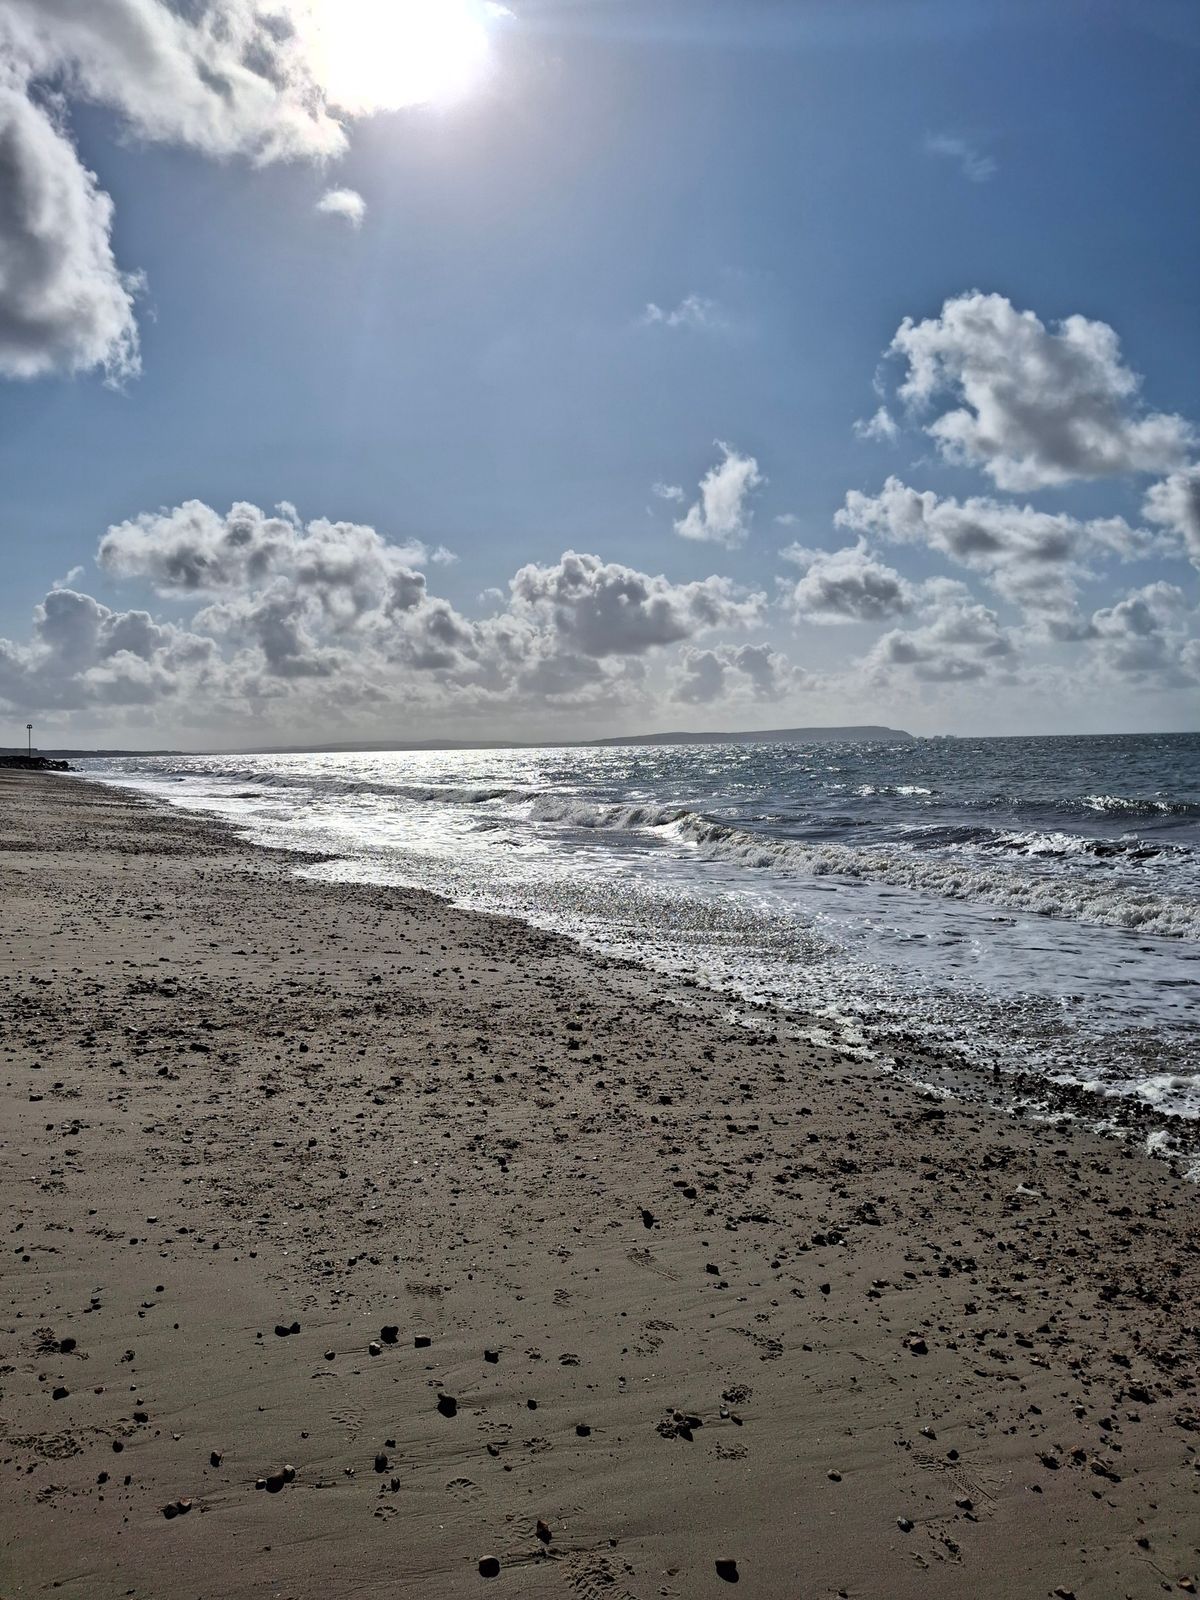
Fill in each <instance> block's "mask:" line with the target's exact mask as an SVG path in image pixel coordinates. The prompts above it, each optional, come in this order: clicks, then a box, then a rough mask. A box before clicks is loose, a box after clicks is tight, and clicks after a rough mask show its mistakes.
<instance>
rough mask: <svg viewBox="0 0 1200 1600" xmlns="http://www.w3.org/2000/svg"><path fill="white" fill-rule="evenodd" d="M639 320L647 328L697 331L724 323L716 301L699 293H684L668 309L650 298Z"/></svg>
mask: <svg viewBox="0 0 1200 1600" xmlns="http://www.w3.org/2000/svg"><path fill="white" fill-rule="evenodd" d="M640 320H641V323H642V325H643V327H647V328H654V327H660V328H692V329H694V330H698V331H705V330H707V331H712V330H713V329H716V328H722V327H724V325H725V323H724V318H723V317H722V315H721V308H720V306H719V305H718V304H717V302H716V301H715V300H709V299H707V298H706V297H705V296H704V295H701V294H689V295H685V296H684V297H683V299H682V300H681V301H680V302H679V304H678V305H677V306H675V307H673V308H670V309H666V308H664V307H663V306H660V305H656V304H655V303H654V301H653V300H651V301H650V302H649V304H648V305H647V306H646V309H645V310H644V311H643V312H642V315H641V318H640Z"/></svg>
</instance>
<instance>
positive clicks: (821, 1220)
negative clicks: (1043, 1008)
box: [0, 774, 1200, 1600]
mask: <svg viewBox="0 0 1200 1600" xmlns="http://www.w3.org/2000/svg"><path fill="white" fill-rule="evenodd" d="M296 859H302V860H303V861H305V862H306V863H308V864H312V863H313V862H314V861H315V860H316V859H317V858H316V857H313V856H304V857H299V858H298V857H296V856H295V855H294V853H292V852H287V851H281V850H277V849H274V848H270V849H268V848H264V847H260V846H257V845H251V844H248V843H246V842H244V841H241V840H239V839H237V838H236V836H235V835H234V834H233V831H232V829H231V828H229V827H227V826H226V825H224V824H221V823H218V822H215V821H213V820H212V819H207V818H204V819H201V818H197V817H196V816H194V815H191V814H188V813H185V812H182V811H181V810H177V809H173V808H170V807H167V806H165V805H164V806H161V807H159V806H153V805H151V804H149V803H148V802H145V801H142V800H136V801H135V800H133V799H129V798H126V797H124V796H123V795H120V793H119V791H117V790H115V789H111V788H108V787H107V786H102V785H99V784H95V783H92V782H89V781H88V780H87V779H83V780H80V779H73V780H72V782H71V783H70V784H69V785H67V784H63V783H62V781H61V780H60V779H57V778H49V777H47V778H43V777H38V776H35V775H32V774H11V775H10V774H0V871H2V872H3V874H4V894H5V903H6V908H7V915H6V918H5V922H6V927H5V935H4V952H3V985H4V990H3V994H4V1009H3V1013H2V1015H3V1019H4V1020H3V1024H2V1032H0V1046H2V1047H3V1050H4V1051H5V1054H4V1057H3V1060H4V1067H5V1070H4V1073H3V1074H2V1075H0V1082H2V1083H3V1093H4V1097H5V1117H4V1129H5V1133H4V1162H3V1166H2V1169H0V1182H2V1183H3V1185H4V1189H5V1197H4V1198H5V1213H6V1215H8V1216H9V1217H10V1218H11V1219H12V1221H11V1223H10V1238H9V1245H10V1254H9V1257H8V1260H9V1267H8V1270H7V1271H6V1273H5V1275H4V1283H3V1285H2V1297H3V1309H2V1312H0V1325H2V1326H3V1330H4V1340H5V1346H6V1354H5V1357H4V1363H3V1364H4V1366H5V1368H6V1370H5V1372H4V1375H3V1377H2V1378H0V1424H2V1426H3V1432H4V1445H5V1448H4V1451H3V1455H4V1456H5V1457H7V1458H8V1459H7V1460H6V1462H5V1464H4V1471H5V1472H6V1473H7V1474H8V1483H9V1490H10V1492H9V1495H8V1497H7V1502H6V1504H5V1506H4V1508H3V1509H0V1593H3V1594H4V1595H5V1597H6V1600H10V1597H12V1596H17V1595H30V1594H38V1593H41V1592H43V1591H46V1592H49V1589H50V1586H51V1585H55V1586H56V1587H55V1592H56V1593H61V1594H63V1595H64V1596H68V1597H78V1600H84V1597H87V1600H102V1597H106V1596H109V1595H112V1596H114V1597H115V1596H117V1595H125V1594H132V1595H135V1596H138V1597H141V1600H154V1597H157V1596H159V1595H163V1596H165V1595H168V1594H171V1595H179V1594H184V1595H187V1596H189V1597H191V1596H193V1595H194V1596H195V1597H196V1600H233V1597H239V1600H240V1597H242V1596H255V1595H260V1594H261V1595H264V1596H265V1595H290V1596H292V1597H293V1600H308V1597H309V1596H312V1597H313V1600H315V1597H316V1596H318V1595H320V1596H322V1597H326V1596H333V1597H339V1596H347V1597H348V1596H350V1595H354V1596H375V1595H379V1596H383V1595H385V1594H388V1595H391V1594H395V1593H397V1592H404V1588H403V1586H404V1585H405V1584H411V1585H413V1586H414V1588H415V1589H416V1590H417V1591H419V1592H421V1593H423V1594H430V1595H434V1596H439V1595H447V1596H457V1595H460V1594H463V1595H466V1594H475V1593H479V1592H480V1591H483V1592H488V1591H489V1590H490V1591H492V1592H495V1593H497V1594H505V1593H507V1594H509V1595H520V1596H525V1595H529V1596H534V1597H538V1596H542V1595H545V1596H547V1597H549V1596H552V1595H559V1596H562V1595H571V1594H575V1595H582V1596H584V1597H586V1600H590V1597H591V1596H593V1595H600V1594H604V1595H608V1596H610V1597H611V1600H629V1597H633V1600H643V1597H649V1596H651V1595H655V1596H657V1595H681V1596H683V1595H693V1594H705V1593H719V1592H722V1584H723V1583H724V1582H725V1581H727V1580H726V1579H725V1578H723V1577H722V1576H721V1575H720V1573H719V1572H718V1569H717V1565H716V1564H717V1562H718V1561H726V1560H735V1561H736V1562H737V1570H738V1577H739V1581H740V1582H741V1583H743V1584H744V1585H746V1586H747V1589H746V1592H747V1593H749V1594H753V1595H759V1596H763V1597H770V1600H775V1597H782V1596H785V1595H789V1596H790V1595H803V1596H806V1597H807V1596H810V1595H811V1596H821V1597H823V1596H826V1595H828V1596H831V1597H832V1596H834V1595H837V1594H838V1593H839V1592H841V1593H846V1594H853V1595H864V1596H865V1595H880V1596H883V1595H888V1596H898V1597H901V1600H903V1597H905V1596H908V1595H913V1596H916V1595H922V1596H926V1595H934V1596H942V1595H944V1596H947V1597H951V1596H955V1597H957V1596H962V1595H964V1594H968V1593H969V1594H972V1595H984V1596H1012V1597H1014V1600H1016V1597H1018V1596H1028V1595H1039V1594H1051V1593H1053V1592H1054V1591H1055V1589H1056V1587H1057V1588H1058V1589H1060V1590H1062V1589H1066V1590H1071V1591H1074V1592H1076V1593H1078V1594H1079V1596H1080V1600H1082V1597H1083V1596H1085V1595H1086V1596H1108V1595H1112V1596H1120V1595H1139V1596H1140V1595H1142V1594H1151V1593H1155V1594H1157V1593H1161V1592H1163V1586H1164V1584H1165V1585H1167V1587H1168V1588H1169V1589H1175V1588H1178V1587H1179V1585H1180V1580H1181V1579H1184V1580H1186V1581H1190V1580H1191V1575H1193V1574H1194V1573H1195V1572H1196V1568H1197V1565H1198V1558H1197V1552H1196V1543H1195V1536H1194V1535H1193V1536H1192V1537H1191V1538H1190V1539H1189V1538H1188V1531H1189V1528H1190V1527H1191V1526H1194V1517H1195V1509H1196V1505H1197V1493H1198V1491H1200V1472H1198V1471H1197V1464H1198V1462H1200V1428H1198V1418H1197V1401H1196V1397H1195V1384H1196V1378H1197V1371H1198V1366H1200V1363H1198V1361H1197V1354H1198V1346H1197V1339H1196V1333H1195V1323H1196V1321H1197V1316H1196V1308H1197V1280H1198V1278H1200V1255H1198V1253H1197V1247H1196V1244H1195V1237H1194V1227H1195V1217H1196V1209H1195V1208H1196V1203H1197V1198H1196V1191H1195V1188H1194V1186H1192V1185H1189V1184H1187V1183H1185V1182H1184V1181H1182V1180H1181V1178H1180V1177H1179V1175H1178V1173H1177V1172H1176V1170H1175V1167H1174V1164H1173V1163H1171V1162H1169V1161H1148V1160H1146V1159H1145V1157H1144V1156H1143V1154H1142V1153H1141V1151H1140V1150H1138V1149H1136V1148H1135V1147H1134V1146H1133V1145H1132V1143H1131V1142H1129V1141H1120V1140H1117V1139H1114V1138H1102V1137H1099V1136H1097V1135H1095V1134H1094V1133H1091V1132H1089V1131H1088V1130H1086V1129H1085V1128H1082V1127H1079V1126H1074V1127H1069V1126H1064V1125H1061V1124H1059V1125H1049V1124H1043V1123H1039V1122H1036V1121H1033V1120H1032V1119H1025V1118H1014V1117H1011V1116H1004V1115H1002V1114H1000V1113H997V1112H994V1111H992V1110H990V1109H989V1108H988V1107H986V1106H984V1105H982V1104H980V1103H971V1102H958V1101H955V1100H942V1099H938V1098H935V1097H934V1096H933V1095H931V1094H929V1093H928V1092H922V1091H921V1090H920V1089H919V1088H917V1087H914V1086H912V1085H910V1084H908V1083H906V1082H905V1081H904V1080H903V1079H901V1078H899V1077H896V1076H890V1075H887V1074H884V1073H882V1072H881V1071H880V1070H879V1068H878V1067H876V1066H873V1065H864V1064H862V1063H860V1062H857V1061H855V1060H853V1059H851V1058H848V1057H845V1056H842V1055H840V1054H839V1053H838V1051H837V1050H836V1049H821V1048H818V1047H816V1046H813V1045H809V1044H805V1043H804V1042H802V1041H800V1040H798V1039H792V1038H787V1037H783V1036H782V1034H783V1032H784V1029H783V1023H784V1021H785V1019H783V1018H773V1017H772V1015H771V1014H770V1013H767V1012H762V1011H759V1010H758V1008H756V1007H753V1006H751V1005H749V1004H747V1005H746V1009H747V1012H748V1013H751V1014H756V1016H757V1018H758V1019H759V1020H761V1021H763V1023H764V1026H763V1027H761V1028H759V1029H755V1030H750V1029H747V1028H745V1027H742V1026H739V1025H737V1024H735V1023H732V1022H731V1021H730V1020H729V1018H728V1016H727V1014H726V1013H727V1008H728V1000H727V998H726V997H723V996H721V995H720V994H719V993H716V992H714V991H707V990H704V989H701V988H699V987H695V988H693V987H692V986H690V985H689V986H687V987H686V988H684V987H682V986H681V985H680V984H678V983H676V982H672V981H670V980H667V979H664V978H662V977H661V976H659V975H658V974H656V973H654V972H653V971H650V970H648V969H644V968H637V967H634V966H633V965H632V964H631V963H626V962H624V961H623V960H618V959H612V958H605V957H602V956H595V955H592V954H590V953H588V952H586V951H584V950H583V949H582V948H581V947H579V946H577V945H575V944H573V943H571V942H570V941H568V940H566V939H565V938H562V937H559V936H555V935H550V934H545V933H542V932H539V931H538V930H536V929H533V928H530V927H529V926H528V925H526V924H523V923H519V922H516V921H514V920H511V919H507V918H501V917H493V916H489V915H487V914H483V913H477V912H471V911H464V910H459V909H457V908H456V907H455V906H453V905H452V904H450V903H449V902H446V901H440V900H437V899H435V898H434V897H432V896H429V895H427V894H425V893H424V892H423V891H416V890H401V889H391V888H381V887H376V886H370V885H345V884H325V883H320V882H317V881H314V880H312V879H301V878H297V877H295V876H294V875H292V874H291V873H290V872H289V871H288V866H289V864H290V862H292V861H294V860H296ZM683 1000H686V1007H685V1006H684V1004H682V1001H683ZM160 1285H161V1286H162V1287H161V1288H160V1287H159V1286H160ZM293 1322H299V1324H300V1331H299V1332H298V1333H296V1334H291V1333H284V1334H277V1333H276V1332H275V1331H274V1330H275V1329H276V1328H277V1327H278V1328H285V1329H286V1328H290V1327H291V1324H292V1323H293ZM391 1328H396V1329H397V1330H398V1332H397V1334H396V1336H395V1342H390V1341H388V1340H386V1339H385V1338H384V1337H383V1333H384V1330H385V1329H391ZM417 1338H421V1339H429V1340H430V1341H431V1342H430V1343H429V1344H427V1345H426V1344H422V1345H420V1346H418V1345H417V1344H416V1343H414V1341H415V1340H416V1339H417ZM71 1340H74V1341H75V1343H74V1345H73V1346H70V1347H69V1348H64V1341H66V1342H68V1343H69V1341H71ZM372 1342H375V1343H377V1344H378V1345H379V1346H380V1348H379V1350H378V1353H375V1354H373V1353H372V1352H371V1344H372ZM330 1350H331V1351H332V1352H333V1356H332V1359H326V1351H330ZM126 1351H132V1356H131V1357H130V1358H129V1359H128V1360H127V1359H125V1353H126ZM492 1355H495V1356H496V1357H497V1359H496V1360H495V1361H493V1360H491V1359H490V1357H491V1356H492ZM58 1389H65V1390H67V1391H68V1392H67V1393H65V1394H63V1395H62V1396H61V1397H60V1398H58V1399H55V1398H53V1396H54V1394H55V1392H56V1390H58ZM450 1399H453V1401H454V1409H453V1415H447V1414H443V1412H444V1411H445V1410H446V1409H448V1408H447V1407H443V1411H439V1409H438V1402H439V1400H442V1401H449V1400H450ZM260 1408H261V1409H260ZM1135 1418H1136V1420H1135ZM580 1429H583V1430H586V1431H583V1432H580V1431H579V1430H580ZM923 1430H924V1431H923ZM117 1445H120V1446H121V1448H120V1449H116V1448H115V1446H117ZM1076 1452H1077V1453H1078V1454H1076ZM214 1455H215V1456H216V1457H218V1458H219V1459H218V1460H216V1462H215V1464H214V1461H213V1459H212V1457H213V1456H214ZM381 1458H384V1464H383V1465H382V1466H380V1465H379V1462H380V1459H381ZM285 1463H286V1464H289V1465H292V1466H294V1467H295V1477H294V1479H289V1480H288V1481H287V1482H286V1483H284V1484H283V1485H282V1487H280V1489H279V1492H277V1493H274V1492H271V1491H270V1489H266V1490H256V1489H255V1487H254V1485H255V1482H256V1481H257V1480H258V1478H260V1477H263V1476H267V1477H270V1476H271V1475H272V1474H274V1473H276V1472H278V1471H279V1470H280V1469H281V1468H282V1466H283V1465H284V1464H285ZM101 1473H107V1478H106V1479H105V1481H104V1482H101V1481H100V1474H101ZM126 1474H128V1475H129V1482H128V1483H126V1482H125V1481H124V1480H125V1477H126ZM181 1500H189V1501H190V1502H191V1505H190V1506H189V1507H188V1508H187V1510H186V1511H185V1512H184V1514H182V1515H175V1516H172V1517H166V1516H164V1514H163V1508H164V1507H166V1506H171V1505H175V1504H177V1503H178V1502H179V1501H181ZM539 1521H540V1522H541V1523H542V1524H543V1526H544V1528H545V1530H546V1531H547V1532H548V1533H549V1535H550V1538H549V1540H548V1542H547V1541H546V1540H545V1539H544V1538H543V1537H542V1536H541V1535H540V1534H539V1531H538V1528H537V1526H536V1524H537V1523H538V1522H539ZM904 1524H910V1526H907V1527H905V1526H904ZM1139 1540H1146V1541H1148V1544H1146V1545H1142V1544H1139V1542H1138V1541H1139ZM487 1560H497V1561H498V1562H499V1563H500V1570H499V1576H498V1577H496V1578H494V1579H488V1578H486V1577H484V1576H482V1575H481V1573H480V1570H479V1563H480V1561H487ZM1180 1592H1191V1591H1189V1590H1187V1589H1186V1588H1184V1589H1180Z"/></svg>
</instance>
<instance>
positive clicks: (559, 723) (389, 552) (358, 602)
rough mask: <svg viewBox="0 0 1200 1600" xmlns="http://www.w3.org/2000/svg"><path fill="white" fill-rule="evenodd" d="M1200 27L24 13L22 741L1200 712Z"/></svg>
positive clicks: (1, 66)
mask: <svg viewBox="0 0 1200 1600" xmlns="http://www.w3.org/2000/svg"><path fill="white" fill-rule="evenodd" d="M1197 149H1200V8H1197V7H1196V6H1195V5H1194V4H1192V3H1191V0H1142V3H1139V4H1138V5H1136V6H1135V5H1129V4H1116V3H1112V4H1100V3H1094V4H1092V3H1084V0H1058V3H1056V4H1055V5H1053V6H1046V5H1045V4H1040V3H1039V4H1025V3H1023V0H998V3H995V4H993V3H991V0H972V3H971V4H969V5H964V4H963V3H962V0H841V3H838V4H833V3H832V0H736V3H734V0H511V3H510V4H506V5H500V4H496V3H484V0H0V174H2V176H0V485H2V496H0V541H2V546H3V552H4V557H5V561H4V573H5V581H4V583H3V586H2V587H0V713H2V714H3V715H2V716H0V744H4V743H8V744H17V743H19V742H23V737H24V725H25V723H26V721H28V720H32V721H33V722H34V723H35V739H36V741H37V742H38V743H40V744H41V745H42V746H43V747H51V746H55V745H58V746H72V747H83V746H90V745H96V744H101V745H119V746H123V747H133V748H137V747H143V748H149V747H163V746H174V747H242V748H253V747H256V746H264V745H279V744H301V745H302V744H304V743H306V742H312V743H328V742H331V741H334V740H343V741H348V740H357V739H361V740H387V739H397V740H408V739H424V738H432V737H446V738H450V739H467V740H476V739H490V738H496V739H503V738H516V739H529V740H538V739H545V740H547V741H553V740H556V739H578V738H589V737H598V736H601V735H610V734H614V733H621V732H639V731H648V730H650V729H654V728H673V729H674V728H684V729H686V728H694V729H712V728H721V727H727V728H755V727H781V726H790V725H814V724H823V723H824V724H828V723H839V724H840V723H853V722H872V723H874V722H887V723H890V724H892V725H893V726H898V727H904V728H907V729H909V730H911V731H913V732H916V733H927V734H931V733H957V734H989V733H998V734H1012V733H1024V732H1034V733H1037V732H1116V731H1139V730H1150V729H1154V730H1173V729H1194V728H1196V727H1197V726H1200V717H1198V715H1197V708H1198V707H1200V609H1198V606H1200V578H1198V569H1200V393H1198V392H1197V372H1198V371H1200V363H1198V361H1197V356H1198V354H1200V349H1198V345H1200V340H1198V334H1200V315H1198V295H1197V286H1198V282H1200V280H1198V278H1197V269H1196V263H1197V261H1198V260H1200V208H1198V207H1197V205H1196V193H1195V155H1194V152H1195V151H1196V150H1197Z"/></svg>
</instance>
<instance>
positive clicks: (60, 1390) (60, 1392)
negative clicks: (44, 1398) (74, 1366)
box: [51, 1383, 71, 1400]
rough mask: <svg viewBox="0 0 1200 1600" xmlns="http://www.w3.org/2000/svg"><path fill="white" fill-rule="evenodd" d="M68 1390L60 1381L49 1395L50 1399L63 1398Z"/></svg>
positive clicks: (68, 1392)
mask: <svg viewBox="0 0 1200 1600" xmlns="http://www.w3.org/2000/svg"><path fill="white" fill-rule="evenodd" d="M70 1392H71V1391H70V1390H69V1389H64V1388H63V1386H62V1384H61V1383H60V1384H59V1386H58V1388H57V1389H55V1391H54V1393H53V1395H52V1396H51V1399H53V1400H65V1399H66V1398H67V1396H68V1395H69V1394H70Z"/></svg>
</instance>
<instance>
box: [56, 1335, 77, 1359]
mask: <svg viewBox="0 0 1200 1600" xmlns="http://www.w3.org/2000/svg"><path fill="white" fill-rule="evenodd" d="M58 1348H59V1349H60V1350H61V1351H62V1353H63V1355H64V1356H69V1355H70V1354H71V1351H72V1350H74V1348H75V1341H74V1339H72V1338H70V1337H69V1336H68V1337H67V1338H66V1339H60V1340H59V1341H58Z"/></svg>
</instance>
